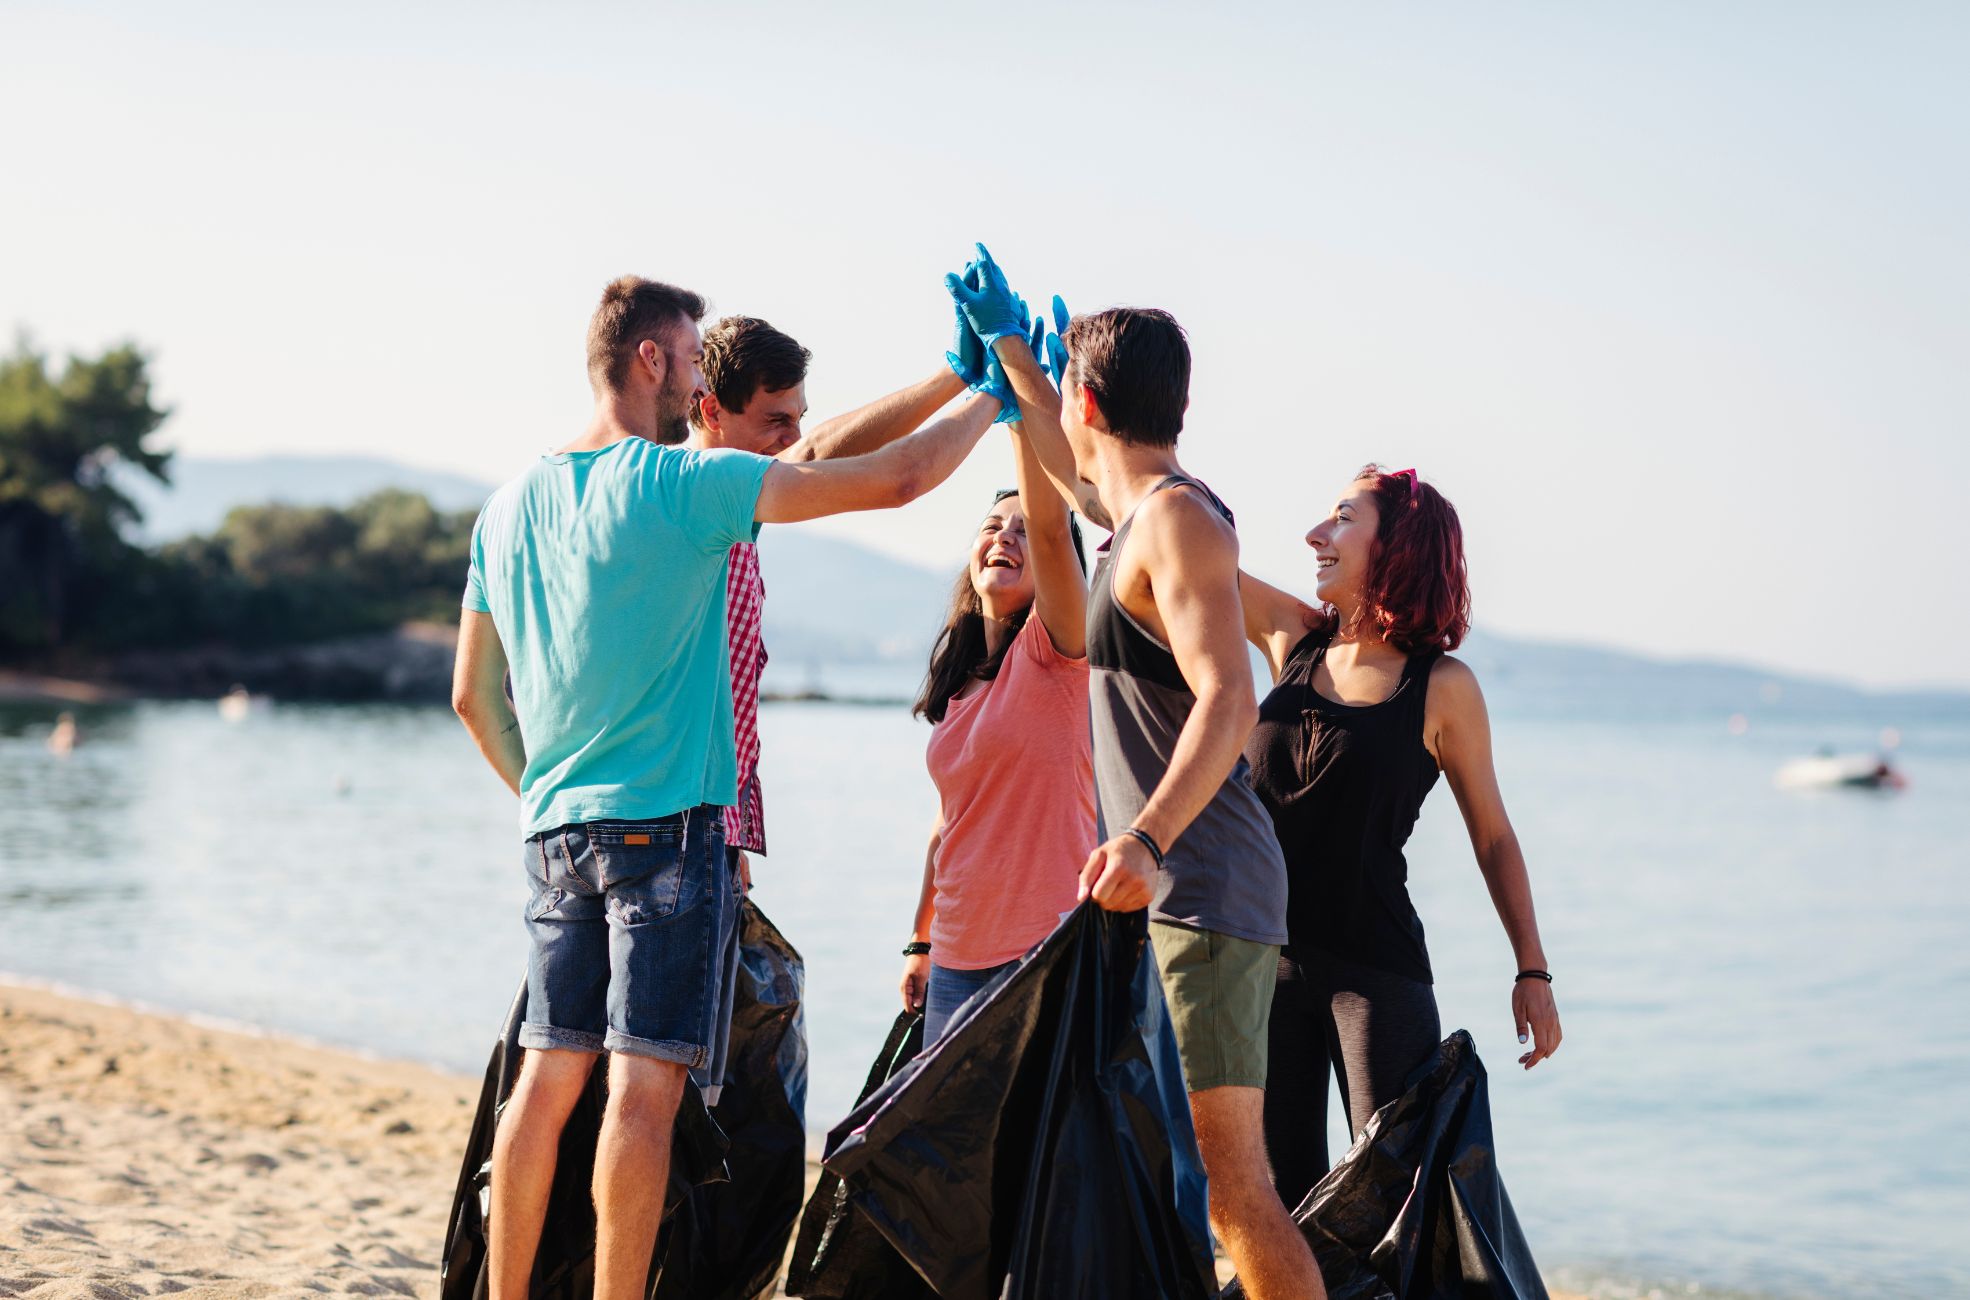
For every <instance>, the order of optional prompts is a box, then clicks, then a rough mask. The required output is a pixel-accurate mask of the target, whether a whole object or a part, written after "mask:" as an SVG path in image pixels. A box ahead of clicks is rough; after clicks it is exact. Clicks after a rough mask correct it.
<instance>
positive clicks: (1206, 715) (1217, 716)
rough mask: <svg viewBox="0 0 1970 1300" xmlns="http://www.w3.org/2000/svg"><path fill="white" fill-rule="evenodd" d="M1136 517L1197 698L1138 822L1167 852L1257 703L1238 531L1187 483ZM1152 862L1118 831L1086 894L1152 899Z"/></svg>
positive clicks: (1159, 603)
mask: <svg viewBox="0 0 1970 1300" xmlns="http://www.w3.org/2000/svg"><path fill="white" fill-rule="evenodd" d="M1135 519H1136V522H1135V526H1134V532H1133V533H1132V534H1131V535H1130V536H1131V541H1130V546H1131V548H1132V549H1133V548H1140V549H1139V550H1136V551H1135V554H1136V556H1137V562H1138V564H1139V565H1140V566H1141V567H1142V569H1143V570H1144V571H1145V572H1146V573H1147V574H1148V576H1149V581H1150V592H1151V596H1152V598H1153V600H1154V603H1155V614H1156V616H1157V617H1156V619H1155V620H1154V621H1155V622H1160V623H1161V625H1162V629H1163V637H1164V639H1165V640H1166V641H1167V642H1168V643H1169V647H1170V650H1171V652H1172V653H1173V654H1174V655H1175V656H1176V661H1177V667H1178V668H1179V669H1180V670H1181V671H1182V673H1183V680H1184V682H1185V684H1186V685H1188V686H1189V687H1190V690H1191V693H1192V694H1194V695H1195V696H1196V697H1197V703H1196V704H1195V705H1193V706H1192V707H1191V710H1190V716H1189V717H1188V718H1186V719H1185V720H1184V724H1183V730H1182V731H1181V732H1179V733H1178V734H1177V743H1176V746H1175V748H1174V749H1173V750H1172V751H1171V754H1170V766H1169V770H1168V771H1166V772H1165V773H1164V774H1163V779H1162V780H1161V781H1159V782H1157V784H1156V789H1155V790H1154V791H1153V792H1151V794H1150V796H1149V802H1148V803H1146V804H1144V805H1143V809H1142V811H1141V812H1140V813H1139V814H1137V816H1136V819H1135V822H1134V823H1133V825H1134V827H1135V828H1136V829H1138V830H1140V831H1142V832H1143V833H1144V834H1146V835H1148V836H1149V837H1150V838H1151V839H1153V840H1155V841H1156V844H1157V847H1159V848H1161V849H1163V850H1164V851H1165V852H1167V851H1168V850H1169V847H1170V846H1171V845H1172V844H1174V843H1176V840H1177V837H1178V836H1179V835H1181V834H1183V832H1184V830H1185V828H1187V827H1188V826H1189V825H1190V823H1191V822H1192V821H1194V820H1195V819H1196V817H1197V814H1198V813H1200V812H1202V811H1203V810H1204V806H1205V805H1206V804H1208V803H1209V802H1210V801H1211V799H1212V797H1213V796H1215V795H1216V794H1217V792H1218V790H1219V788H1220V787H1221V786H1223V784H1224V780H1225V778H1226V777H1227V776H1229V775H1231V770H1232V768H1233V767H1234V766H1235V765H1236V764H1237V762H1238V756H1239V755H1240V754H1241V753H1243V752H1244V750H1245V741H1246V739H1247V738H1248V737H1249V736H1250V735H1251V732H1252V726H1253V724H1254V723H1255V722H1257V721H1258V714H1259V706H1258V701H1257V699H1256V698H1255V696H1254V694H1253V691H1252V668H1251V665H1250V663H1248V662H1247V660H1246V657H1245V647H1244V645H1243V638H1242V637H1241V636H1240V635H1239V633H1240V629H1241V628H1242V626H1243V618H1242V615H1241V613H1240V610H1239V608H1238V535H1237V534H1236V533H1234V532H1233V531H1232V530H1231V527H1230V525H1228V524H1226V523H1225V522H1224V520H1223V519H1221V518H1219V517H1218V515H1217V513H1216V512H1215V511H1213V510H1212V509H1211V507H1210V506H1209V505H1207V504H1205V503H1204V502H1203V501H1201V500H1199V499H1197V498H1196V496H1195V495H1194V494H1193V493H1190V492H1185V491H1171V492H1164V493H1159V494H1157V495H1156V496H1154V497H1151V498H1150V499H1149V500H1148V501H1147V502H1145V503H1144V504H1143V506H1142V507H1141V508H1140V509H1138V510H1137V511H1136V516H1135ZM1131 612H1132V613H1134V612H1136V611H1131ZM1144 621H1145V622H1148V621H1150V620H1144ZM1152 630H1154V628H1152ZM1114 829H1121V828H1114ZM1153 867H1154V861H1153V859H1151V858H1150V857H1149V852H1148V849H1147V848H1145V847H1143V845H1142V844H1141V842H1140V841H1139V840H1137V839H1136V838H1135V837H1134V836H1132V835H1128V834H1122V835H1118V836H1116V837H1115V838H1114V839H1112V840H1109V841H1108V842H1107V843H1106V844H1103V845H1101V846H1100V847H1099V848H1097V849H1095V851H1094V853H1093V854H1092V855H1091V856H1090V857H1089V858H1088V861H1087V864H1086V865H1085V866H1084V867H1083V868H1082V870H1081V882H1082V889H1083V894H1084V896H1088V895H1091V896H1092V897H1093V898H1094V900H1095V901H1096V902H1097V903H1100V904H1101V905H1102V906H1104V907H1108V908H1110V909H1111V910H1116V911H1121V910H1132V909H1133V908H1136V907H1142V906H1146V905H1147V904H1148V902H1149V899H1150V897H1151V892H1152V891H1151V889H1150V884H1149V882H1150V881H1151V880H1152V879H1153ZM1104 891H1106V894H1107V897H1104ZM1111 900H1116V901H1111ZM1138 900H1139V901H1138Z"/></svg>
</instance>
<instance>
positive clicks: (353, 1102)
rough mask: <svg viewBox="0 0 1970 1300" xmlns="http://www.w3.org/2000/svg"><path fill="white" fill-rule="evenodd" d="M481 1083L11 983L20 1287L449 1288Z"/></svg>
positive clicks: (2, 1036) (7, 1253) (2, 1172)
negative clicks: (455, 1211) (441, 1275)
mask: <svg viewBox="0 0 1970 1300" xmlns="http://www.w3.org/2000/svg"><path fill="white" fill-rule="evenodd" d="M477 1092H478V1083H477V1081H476V1080H472V1079H463V1078H458V1077H455V1076H450V1075H445V1074H441V1073H438V1072H436V1071H433V1070H428V1069H424V1068H422V1067H419V1066H415V1065H406V1064H401V1063H397V1062H387V1061H372V1060H367V1059H364V1058H362V1057H359V1056H355V1055H350V1054H346V1053H342V1052H335V1051H328V1050H323V1049H320V1048H314V1047H309V1046H305V1045H303V1044H300V1043H295V1042H291V1041H287V1040H284V1039H277V1038H265V1037H259V1036H256V1035H250V1034H242V1033H237V1032H231V1031H228V1030H223V1029H217V1028H209V1027H206V1026H203V1025H200V1024H196V1023H193V1022H189V1021H185V1020H179V1019H174V1018H171V1017H166V1016H156V1015H146V1014H142V1013H139V1012H135V1011H131V1010H127V1009H123V1008H120V1007H113V1006H102V1005H97V1004H95V1003H92V1002H86V1001H81V1000H78V999H74V998H68V997H62V996H59V995H56V994H53V993H49V992H46V991H43V990H39V989H32V988H19V987H12V986H6V985H0V1116H4V1118H3V1119H0V1180H4V1183H3V1184H0V1185H4V1188H5V1194H4V1196H0V1296H6V1297H22V1296H32V1297H35V1298H36V1300H59V1298H65V1297H84V1296H87V1297H97V1296H102V1297H109V1296H155V1295H162V1294H167V1293H174V1294H178V1295H184V1296H197V1297H206V1296H210V1297H246V1296H276V1295H295V1294H310V1293H312V1294H321V1293H327V1294H333V1295H434V1294H436V1291H437V1263H438V1251H439V1246H440V1244H441V1243H442V1241H443V1239H444V1230H445V1216H446V1212H447V1211H448V1209H449V1208H450V1201H451V1193H452V1185H453V1181H454V1179H455V1178H456V1175H457V1168H458V1166H457V1162H458V1155H459V1152H460V1150H461V1149H462V1147H463V1144H464V1141H465V1137H466V1132H467V1129H468V1128H469V1127H470V1124H471V1118H472V1109H471V1107H472V1103H473V1101H474V1100H475V1098H476V1096H477Z"/></svg>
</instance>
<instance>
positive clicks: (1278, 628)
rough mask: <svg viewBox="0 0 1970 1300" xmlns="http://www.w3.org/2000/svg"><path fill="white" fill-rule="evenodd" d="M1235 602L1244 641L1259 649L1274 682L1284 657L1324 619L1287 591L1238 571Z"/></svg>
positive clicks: (1241, 570) (1280, 669)
mask: <svg viewBox="0 0 1970 1300" xmlns="http://www.w3.org/2000/svg"><path fill="white" fill-rule="evenodd" d="M1238 600H1239V603H1240V604H1242V605H1243V606H1244V607H1245V639H1246V640H1247V641H1250V642H1251V643H1252V644H1253V645H1255V646H1257V647H1258V648H1259V652H1260V653H1261V654H1263V655H1264V656H1265V661H1266V664H1267V666H1268V667H1270V668H1271V669H1272V680H1273V681H1275V682H1276V681H1278V680H1279V674H1280V673H1281V672H1282V671H1283V670H1284V669H1285V667H1286V656H1287V655H1290V654H1292V653H1293V647H1294V646H1296V645H1298V644H1299V643H1300V641H1301V639H1302V638H1304V637H1305V636H1306V634H1307V633H1308V632H1311V631H1312V630H1313V629H1315V628H1317V627H1319V626H1321V625H1322V623H1324V622H1325V621H1326V616H1325V615H1323V614H1322V613H1321V612H1320V611H1319V610H1317V609H1315V608H1314V607H1313V606H1311V605H1309V604H1307V603H1306V602H1305V601H1303V600H1301V599H1300V598H1299V597H1298V596H1295V595H1294V594H1293V593H1292V592H1290V591H1281V590H1280V589H1279V588H1277V587H1275V586H1273V585H1272V584H1271V583H1268V582H1262V581H1260V580H1259V579H1257V578H1254V577H1253V576H1252V575H1251V574H1249V573H1247V572H1245V571H1244V570H1243V569H1240V570H1239V571H1238Z"/></svg>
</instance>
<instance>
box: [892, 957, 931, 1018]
mask: <svg viewBox="0 0 1970 1300" xmlns="http://www.w3.org/2000/svg"><path fill="white" fill-rule="evenodd" d="M897 987H898V988H899V989H900V990H901V991H902V993H903V1010H905V1011H921V1010H923V1001H924V997H925V994H926V991H927V990H928V989H929V988H930V957H929V955H928V954H927V953H918V954H917V955H916V956H914V957H905V958H904V959H903V978H902V980H901V981H900V982H899V983H898V984H897Z"/></svg>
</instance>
